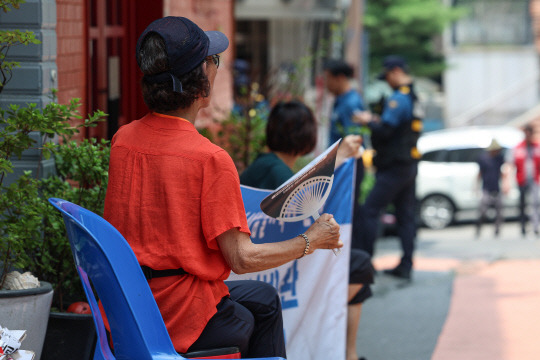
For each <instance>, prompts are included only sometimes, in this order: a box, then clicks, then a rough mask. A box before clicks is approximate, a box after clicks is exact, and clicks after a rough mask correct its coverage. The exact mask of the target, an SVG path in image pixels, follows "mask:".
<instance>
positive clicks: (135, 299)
mask: <svg viewBox="0 0 540 360" xmlns="http://www.w3.org/2000/svg"><path fill="white" fill-rule="evenodd" d="M49 202H50V203H51V204H52V205H53V206H54V207H55V208H56V209H58V210H59V211H60V212H61V213H62V216H63V218H64V223H65V226H66V229H67V234H68V238H69V242H70V245H71V250H72V252H73V256H74V258H75V265H76V266H77V271H78V272H79V275H80V277H81V281H82V283H83V287H84V291H85V293H86V296H87V298H88V302H89V304H90V307H91V309H92V314H93V317H94V322H95V325H96V329H97V333H98V344H97V346H96V355H95V357H94V359H116V358H118V359H183V357H182V356H180V355H179V354H178V353H177V352H176V351H175V349H174V346H173V344H172V342H171V339H170V337H169V334H168V332H167V328H166V327H165V324H164V322H163V318H162V317H161V313H160V312H159V308H158V306H157V304H156V302H155V300H154V297H153V295H152V291H151V290H150V287H149V286H148V283H147V281H146V279H145V277H144V275H143V272H142V270H141V268H140V266H139V263H138V261H137V258H136V257H135V254H134V253H133V251H132V250H131V247H130V246H129V244H128V243H127V241H126V240H125V239H124V237H123V236H122V235H121V234H120V233H119V232H118V230H116V229H115V228H114V227H113V226H112V225H111V224H109V223H108V222H107V221H106V220H105V219H103V218H102V217H100V216H98V215H96V214H94V213H93V212H91V211H89V210H86V209H84V208H82V207H80V206H78V205H75V204H73V203H70V202H68V201H65V200H62V199H57V198H51V199H49ZM90 282H91V283H90ZM92 286H93V288H94V289H95V292H96V293H97V296H98V297H99V299H100V300H101V303H102V305H103V308H104V310H105V314H106V316H107V320H108V321H109V324H110V327H111V336H112V340H113V344H114V356H113V355H112V353H111V351H110V348H109V345H108V343H107V337H106V335H105V328H104V325H103V319H102V317H101V313H100V311H99V308H98V304H97V301H96V298H95V296H94V292H93V291H92Z"/></svg>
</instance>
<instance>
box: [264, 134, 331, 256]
mask: <svg viewBox="0 0 540 360" xmlns="http://www.w3.org/2000/svg"><path fill="white" fill-rule="evenodd" d="M340 142H341V139H340V140H338V141H336V142H335V143H334V144H332V146H330V147H329V148H328V149H327V150H326V151H325V152H323V153H322V154H321V155H319V156H317V157H316V158H315V159H314V160H312V161H311V162H310V163H309V164H307V165H306V166H305V167H304V168H303V169H302V170H300V171H299V172H297V173H296V174H295V175H294V176H293V177H291V178H290V179H289V180H287V181H286V182H285V183H283V184H282V185H281V186H280V187H278V188H277V189H276V190H274V191H273V192H272V193H271V194H269V195H268V196H267V197H265V198H264V199H263V201H262V202H261V210H262V211H263V212H264V213H265V214H266V215H268V216H270V217H273V218H275V219H278V220H282V221H286V222H295V221H300V220H304V219H307V218H308V217H313V219H314V220H317V219H318V218H319V210H320V209H321V208H322V207H323V205H324V203H325V202H326V199H327V198H328V195H329V194H330V190H331V189H332V182H333V181H334V166H335V163H336V155H337V149H338V147H339V143H340ZM332 251H334V254H335V255H337V254H338V253H339V250H338V249H333V250H332Z"/></svg>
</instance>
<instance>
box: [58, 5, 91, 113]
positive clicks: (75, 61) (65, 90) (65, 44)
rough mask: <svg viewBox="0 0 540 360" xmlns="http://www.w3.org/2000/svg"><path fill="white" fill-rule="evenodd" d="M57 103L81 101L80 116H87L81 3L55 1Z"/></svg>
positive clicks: (84, 36) (83, 22)
mask: <svg viewBox="0 0 540 360" xmlns="http://www.w3.org/2000/svg"><path fill="white" fill-rule="evenodd" d="M56 16H57V24H56V36H57V57H56V64H57V66H58V101H59V102H60V103H62V104H65V103H68V102H69V101H70V100H71V99H72V98H80V99H81V101H82V106H81V107H80V114H81V115H82V116H84V115H86V113H87V110H86V104H84V101H85V99H86V64H87V61H86V57H87V47H88V46H87V42H86V13H85V1H84V0H57V1H56Z"/></svg>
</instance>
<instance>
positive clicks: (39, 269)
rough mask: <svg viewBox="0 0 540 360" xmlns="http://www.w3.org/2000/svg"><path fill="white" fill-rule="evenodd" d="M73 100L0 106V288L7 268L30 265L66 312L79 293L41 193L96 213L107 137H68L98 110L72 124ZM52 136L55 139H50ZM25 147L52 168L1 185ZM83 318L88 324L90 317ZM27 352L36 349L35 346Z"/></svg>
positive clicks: (59, 224)
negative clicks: (51, 159)
mask: <svg viewBox="0 0 540 360" xmlns="http://www.w3.org/2000/svg"><path fill="white" fill-rule="evenodd" d="M79 106H80V104H79V101H78V100H77V99H74V100H72V101H71V102H70V104H68V105H61V104H58V103H56V102H54V101H53V102H51V103H49V104H48V105H46V106H45V108H43V109H38V108H36V106H35V105H33V104H30V105H28V106H27V107H19V106H15V105H12V106H11V107H10V108H9V109H7V110H6V109H0V157H1V158H0V193H1V194H2V196H1V197H0V214H3V215H2V216H1V217H0V263H1V267H0V288H1V287H2V285H3V282H4V279H5V277H6V274H7V273H8V272H9V271H11V270H15V269H17V270H21V272H23V271H29V272H31V273H32V274H33V275H35V276H36V277H37V278H38V279H39V280H40V281H42V282H47V283H49V284H50V285H49V288H50V287H51V286H52V289H54V295H53V301H52V304H53V309H54V310H57V311H65V310H66V309H67V307H68V306H69V305H70V304H71V303H73V302H76V301H81V300H84V299H85V295H84V292H83V290H82V286H81V284H80V280H79V276H78V274H77V272H76V269H75V265H74V262H73V257H72V255H71V250H70V246H69V242H68V240H67V237H66V234H65V227H64V224H63V221H62V218H61V216H60V214H59V213H58V212H57V211H55V210H54V208H53V207H52V206H51V205H50V204H49V203H48V202H47V199H48V198H49V197H60V198H64V199H66V200H70V201H73V202H76V203H79V204H81V205H82V206H84V207H87V208H89V209H91V210H93V211H95V212H98V213H100V212H101V211H102V209H103V201H104V194H105V189H106V185H107V168H108V153H109V148H108V142H107V141H105V140H102V141H100V142H98V141H97V140H96V139H90V140H88V139H85V140H83V141H81V142H76V141H74V140H72V137H73V135H75V134H76V133H78V131H79V128H81V127H88V126H93V125H94V124H96V122H97V121H100V120H101V119H102V117H103V116H104V114H103V113H102V112H96V113H94V114H93V115H91V116H90V117H89V119H87V120H85V121H84V122H83V123H82V124H80V125H77V126H72V125H71V121H73V120H74V119H78V118H80V116H79V115H78V113H77V109H78V107H79ZM36 132H37V133H39V134H40V136H41V137H42V138H43V145H42V146H41V147H38V148H36V146H37V145H36V142H35V140H34V139H33V138H32V136H31V134H32V133H36ZM53 139H60V140H61V143H60V144H57V143H56V142H55V141H50V140H53ZM31 149H33V150H34V151H38V152H39V154H40V156H42V157H44V158H49V157H51V156H52V157H54V159H55V164H56V174H55V175H53V176H49V177H46V178H44V177H41V174H40V170H41V169H40V167H39V166H38V168H37V170H36V171H34V172H32V171H25V172H23V173H22V174H21V175H20V176H18V177H16V179H15V180H14V181H13V182H11V183H10V184H9V185H8V184H6V183H5V179H6V176H7V174H9V173H12V172H13V168H14V167H13V159H15V158H17V157H19V156H20V155H21V154H22V153H23V152H24V151H28V150H31ZM40 163H41V162H40ZM4 292H6V291H5V290H4ZM8 292H9V290H8ZM8 295H9V294H8ZM11 295H13V293H11ZM49 306H50V300H49ZM47 312H49V309H47ZM47 316H49V315H48V314H47ZM89 320H90V324H91V317H90V318H89ZM0 321H2V319H1V317H0ZM46 323H47V321H45V324H46ZM2 325H3V326H7V324H2ZM35 326H36V325H28V327H29V328H28V329H25V330H28V331H29V334H28V336H29V338H30V335H31V329H30V327H35ZM91 327H93V325H92V324H91ZM29 341H30V340H29V339H28V340H26V341H25V345H28V343H29ZM42 343H43V342H42ZM31 350H34V349H31ZM34 351H35V352H37V353H38V354H39V351H40V349H35V350H34Z"/></svg>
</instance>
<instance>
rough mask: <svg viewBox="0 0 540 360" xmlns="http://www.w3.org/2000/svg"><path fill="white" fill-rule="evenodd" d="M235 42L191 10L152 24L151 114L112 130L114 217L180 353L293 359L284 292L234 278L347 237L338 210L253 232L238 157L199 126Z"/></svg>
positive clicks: (110, 216) (146, 54)
mask: <svg viewBox="0 0 540 360" xmlns="http://www.w3.org/2000/svg"><path fill="white" fill-rule="evenodd" d="M228 45H229V41H228V39H227V37H226V36H225V35H224V34H223V33H221V32H219V31H207V32H204V31H203V30H202V29H201V28H200V27H199V26H197V25H196V24H195V23H193V22H192V21H190V20H189V19H186V18H184V17H173V16H168V17H164V18H161V19H158V20H156V21H154V22H153V23H151V24H150V25H149V26H148V27H147V28H146V30H144V32H143V33H142V35H141V36H140V37H139V40H138V42H137V51H136V57H137V63H138V65H139V67H140V69H141V71H142V73H143V77H142V80H141V86H142V93H143V98H144V101H145V103H146V105H147V106H148V108H149V109H150V113H148V114H147V115H146V116H144V117H143V118H141V119H139V120H137V121H133V122H131V123H129V124H127V125H125V126H123V127H121V128H120V129H119V130H118V132H117V133H116V134H115V136H114V138H113V139H112V147H111V157H110V165H109V184H108V188H107V194H106V198H105V210H104V217H105V218H106V219H107V220H108V221H109V222H110V223H111V224H112V225H113V226H115V227H116V228H117V229H118V230H119V231H120V233H121V234H122V235H123V236H124V237H125V238H126V239H127V241H128V242H129V244H130V245H131V247H132V249H133V251H134V253H135V255H136V256H137V259H138V261H139V263H140V264H141V268H142V269H143V272H144V273H145V276H146V278H147V279H148V284H149V285H150V288H151V290H152V292H153V294H154V298H155V299H156V302H157V305H158V307H159V309H160V311H161V314H162V316H163V320H164V322H165V325H166V327H167V330H168V332H169V335H170V337H171V340H172V342H173V345H174V347H175V349H176V350H177V351H178V352H180V353H184V352H187V351H195V350H204V349H208V348H218V347H230V346H238V347H239V348H240V350H241V353H242V357H272V356H281V357H285V356H286V353H285V341H284V334H283V319H282V315H281V305H280V300H279V296H278V295H277V292H276V290H275V289H274V288H273V287H272V286H271V285H268V284H266V283H263V282H258V281H231V282H225V281H224V280H225V279H227V278H228V276H229V274H230V272H231V269H232V270H233V271H234V272H236V273H239V274H241V273H247V272H256V271H260V270H265V269H269V268H273V267H276V266H279V265H282V264H285V263H287V262H290V261H293V260H295V259H297V258H300V257H302V256H305V255H308V254H311V253H312V252H313V251H315V250H317V249H333V248H340V247H342V246H343V243H342V242H341V241H340V240H339V225H338V224H337V223H336V221H335V220H334V218H333V216H332V215H329V214H323V215H321V217H320V218H319V219H318V220H317V221H316V222H315V223H314V224H313V225H312V226H311V227H310V228H309V229H308V230H306V232H305V234H301V235H299V236H297V237H295V238H293V239H289V240H285V241H281V242H276V243H268V244H254V243H253V242H251V239H250V231H249V228H248V225H247V219H246V213H245V210H244V205H243V201H242V196H241V192H240V183H239V176H238V172H237V171H236V168H235V166H234V163H233V161H232V159H231V157H230V156H229V155H228V154H227V152H225V151H224V150H223V149H221V148H219V147H218V146H216V145H214V144H212V143H211V142H210V141H209V140H208V139H206V138H205V137H203V136H202V135H200V134H199V133H198V131H197V129H196V128H195V126H194V122H195V119H196V116H197V113H198V112H199V110H200V109H202V108H205V107H207V106H208V105H209V104H210V98H211V95H212V88H213V85H214V79H215V77H216V73H217V70H218V66H219V63H220V58H219V54H220V53H221V52H223V51H225V50H226V49H227V47H228Z"/></svg>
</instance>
